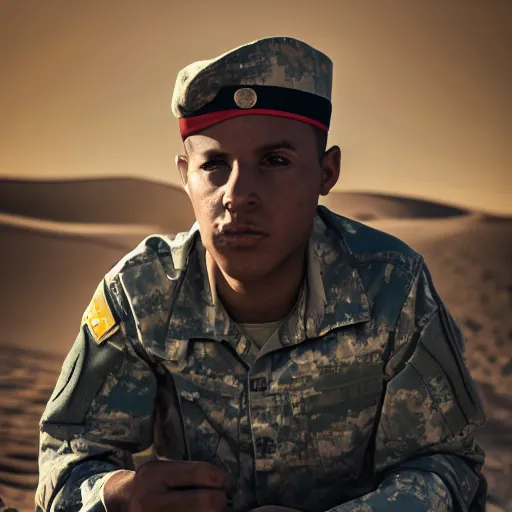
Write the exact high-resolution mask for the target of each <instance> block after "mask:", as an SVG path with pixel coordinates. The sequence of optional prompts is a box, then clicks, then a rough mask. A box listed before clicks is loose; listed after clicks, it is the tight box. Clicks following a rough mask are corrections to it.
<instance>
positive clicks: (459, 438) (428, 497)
mask: <svg viewBox="0 0 512 512" xmlns="http://www.w3.org/2000/svg"><path fill="white" fill-rule="evenodd" d="M392 343H393V345H394V346H393V347H392V352H391V354H392V357H391V358H390V359H389V361H388V364H387V366H386V378H387V381H388V382H387V387H386V391H385V395H384V400H383V403H382V408H381V413H380V419H379V422H378V427H377V433H376V439H375V455H374V459H375V460H374V468H375V472H376V476H377V482H378V483H379V485H378V487H377V489H376V490H375V491H373V492H370V493H369V494H366V495H364V496H362V497H360V498H357V499H355V500H352V501H350V502H347V503H345V504H343V505H340V506H339V507H335V508H334V509H332V511H331V512H355V511H358V512H363V511H364V512H373V511H375V512H376V511H379V512H387V511H399V510H408V511H410V512H427V511H431V510H436V511H439V512H449V511H454V512H455V511H457V512H462V511H472V512H473V511H474V512H477V511H479V512H483V511H484V510H485V498H486V490H487V486H486V481H485V478H484V477H483V476H482V473H481V469H482V466H483V462H484V452H483V451H482V449H481V448H480V447H479V446H478V445H477V444H476V443H475V441H474V439H473V433H474V431H475V429H476V428H477V427H478V426H480V425H482V424H483V423H484V422H485V415H484V411H483V407H482V404H481V401H480V398H479V396H478V392H477V389H476V386H475V383H474V382H473V380H472V379H471V377H470V375H469V371H468V369H467V367H466V365H465V362H464V358H463V352H464V341H463V337H462V333H461V331H460V329H459V328H458V327H457V325H456V324H455V322H454V320H453V318H452V316H451V315H450V313H449V312H448V310H447V308H446V306H445V305H444V303H443V302H442V300H441V299H440V297H439V296H438V294H437V293H436V290H435V288H434V286H433V283H432V279H431V276H430V274H429V271H428V269H427V268H426V267H425V266H424V265H422V266H421V269H420V272H419V273H418V275H417V276H416V278H415V280H414V281H413V284H412V287H411V290H410V293H409V295H408V297H407V299H406V301H405V304H404V306H403V309H402V311H401V314H400V317H399V319H398V322H397V325H396V328H395V331H394V338H393V340H392Z"/></svg>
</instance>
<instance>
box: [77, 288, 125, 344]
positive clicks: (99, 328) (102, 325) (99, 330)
mask: <svg viewBox="0 0 512 512" xmlns="http://www.w3.org/2000/svg"><path fill="white" fill-rule="evenodd" d="M83 324H86V325H87V326H88V327H89V331H90V333H91V334H92V336H93V338H94V341H95V342H96V343H97V344H98V345H99V344H100V343H103V342H104V341H105V340H106V339H107V338H108V337H109V336H111V335H112V334H114V333H115V332H116V331H117V330H118V329H119V325H118V324H117V322H116V319H115V318H114V315H113V313H112V310H111V309H110V306H109V305H108V302H107V298H106V297H105V289H104V283H103V281H102V282H101V283H100V284H99V286H98V288H96V291H95V292H94V296H93V298H92V300H91V302H90V304H89V306H88V307H87V309H86V310H85V313H84V316H83V317H82V325H83Z"/></svg>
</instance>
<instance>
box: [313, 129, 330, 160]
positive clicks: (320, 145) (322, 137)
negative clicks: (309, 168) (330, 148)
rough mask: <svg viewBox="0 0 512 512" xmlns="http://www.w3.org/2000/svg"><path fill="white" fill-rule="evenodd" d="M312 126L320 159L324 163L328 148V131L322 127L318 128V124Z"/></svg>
mask: <svg viewBox="0 0 512 512" xmlns="http://www.w3.org/2000/svg"><path fill="white" fill-rule="evenodd" d="M312 128H313V131H314V133H315V139H316V151H317V153H318V160H319V161H320V163H322V160H323V158H324V154H325V150H326V149H327V133H326V132H324V131H323V130H321V129H320V128H317V127H316V126H312Z"/></svg>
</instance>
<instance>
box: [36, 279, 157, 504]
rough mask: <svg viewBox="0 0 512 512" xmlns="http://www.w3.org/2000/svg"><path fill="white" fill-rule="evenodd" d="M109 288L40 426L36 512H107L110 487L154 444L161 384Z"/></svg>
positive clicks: (89, 316) (90, 314)
mask: <svg viewBox="0 0 512 512" xmlns="http://www.w3.org/2000/svg"><path fill="white" fill-rule="evenodd" d="M115 311H116V310H115V308H114V307H113V305H112V299H111V297H110V295H109V292H108V289H107V286H106V284H105V281H102V283H101V284H100V286H99V287H98V289H97V290H96V293H95V294H94V297H93V300H92V301H91V304H90V305H89V307H88V309H87V311H86V313H85V314H84V319H83V321H82V327H81V329H80V332H79V333H78V336H77V338H76V341H75V343H74V345H73V347H72V348H71V350H70V352H69V353H68V355H67V357H66V359H65V361H64V364H63V366H62V371H61V374H60V376H59V378H58V381H57V384H56V386H55V388H54V391H53V393H52V396H51V397H50V400H49V401H48V403H47V405H46V408H45V411H44V413H43V416H42V418H41V421H40V445H39V482H38V487H37V491H36V497H35V510H36V512H50V511H66V512H74V511H79V510H80V511H103V510H105V507H104V504H103V498H102V491H103V486H104V484H105V482H106V480H107V479H108V478H109V477H110V476H111V475H112V474H113V472H114V471H116V470H121V469H128V470H133V469H134V464H133V459H132V454H134V453H137V452H140V451H143V450H145V449H147V448H148V447H150V446H151V444H152V441H153V419H154V409H155V405H154V404H155V398H156V389H157V386H156V378H155V374H154V372H153V371H152V369H151V367H150V364H149V363H148V362H147V361H146V360H145V358H143V357H141V355H140V354H138V353H137V351H136V350H135V348H134V347H135V344H133V345H131V344H130V342H129V339H128V336H127V334H126V329H125V325H124V322H123V320H122V319H121V318H120V316H119V315H118V314H116V312H115Z"/></svg>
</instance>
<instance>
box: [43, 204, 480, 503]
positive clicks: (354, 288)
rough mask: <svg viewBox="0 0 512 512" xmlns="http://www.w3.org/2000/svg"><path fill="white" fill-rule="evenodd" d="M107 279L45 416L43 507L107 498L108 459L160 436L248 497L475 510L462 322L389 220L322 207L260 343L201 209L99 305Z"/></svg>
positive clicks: (173, 451)
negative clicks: (287, 297)
mask: <svg viewBox="0 0 512 512" xmlns="http://www.w3.org/2000/svg"><path fill="white" fill-rule="evenodd" d="M103 294H104V296H105V298H106V303H107V304H108V309H107V310H106V311H105V307H104V306H103V311H102V314H101V315H96V316H95V315H94V311H93V314H92V316H88V314H90V312H91V310H94V307H93V308H89V310H88V312H89V313H88V314H86V315H85V316H84V326H83V328H82V329H81V330H80V333H79V335H78V338H77V340H76V342H75V345H74V346H73V348H72V350H71V351H70V353H69V355H68V357H67V359H66V361H65V363H64V366H63V370H62V374H61V376H60V378H59V381H58V383H57V385H56V387H55V391H54V393H53V395H52V397H51V399H50V401H49V404H48V406H47V408H46V410H45V413H44V416H43V418H42V421H41V449H40V474H41V476H40V483H39V487H38V490H37V510H38V511H49V510H66V511H73V510H104V508H103V505H102V502H101V499H100V498H101V487H102V485H103V483H104V480H105V477H107V476H108V474H109V472H111V471H113V470H116V469H120V468H132V467H133V466H132V461H131V453H134V452H138V451H142V450H144V449H146V448H148V447H149V446H150V445H151V444H153V443H154V448H155V451H156V453H157V454H158V455H159V456H161V457H166V458H170V459H179V460H183V459H184V460H202V461H210V462H213V463H214V464H217V465H218V466H220V467H222V468H224V469H225V470H226V471H227V472H228V473H229V475H230V476H231V479H232V482H233V485H234V487H235V488H236V490H235V492H234V494H233V497H232V506H231V510H232V511H246V510H248V509H249V508H250V507H252V506H256V505H258V504H259V505H264V504H274V505H283V506H289V507H294V508H297V509H299V510H302V511H304V512H306V511H311V512H313V511H315V512H316V511H318V512H320V511H322V512H324V511H327V510H331V509H333V510H335V511H336V512H348V511H356V510H357V511H365V512H366V511H368V512H369V511H387V510H393V511H398V510H410V511H427V510H429V511H430V510H436V511H445V510H446V511H447V510H467V508H468V504H469V503H470V502H471V501H472V500H473V498H474V496H475V494H476V492H477V489H478V488H479V485H480V486H482V485H483V484H484V481H483V480H481V477H480V473H479V470H480V467H481V465H482V462H483V458H484V455H483V453H482V450H481V449H480V448H479V447H478V446H477V445H476V444H475V442H474V440H473V431H474V429H475V427H476V426H477V425H479V424H481V423H482V421H483V418H484V415H483V412H482V406H481V404H480V400H479V398H478V395H477V392H476V390H475V386H474V383H473V382H472V380H471V378H470V376H469V374H468V371H467V369H466V367H465V365H464V362H463V359H462V352H463V340H462V337H461V333H460V331H459V329H458V328H457V326H456V325H455V323H454V322H453V320H452V317H451V316H450V314H449V313H448V311H447V310H446V307H445V305H444V304H443V302H442V301H441V300H440V299H439V297H438V295H437V294H436V292H435V289H434V286H433V284H432V280H431V277H430V275H429V272H428V270H427V268H426V266H425V264H424V262H423V259H422V257H421V256H420V255H418V254H417V253H415V252H414V251H413V250H412V249H411V248H409V247H408V246H407V245H405V244H404V243H403V242H401V241H399V240H398V239H396V238H394V237H392V236H390V235H387V234H384V233H382V232H379V231H376V230H374V229H371V228H369V227H367V226H364V225H362V224H360V223H357V222H355V221H352V220H348V219H345V218H343V217H340V216H337V215H334V214H333V213H331V212H330V211H329V210H327V209H325V208H323V207H319V209H318V216H317V217H316V219H315V223H314V230H313V232H312V235H311V239H310V243H309V249H308V273H307V279H306V281H305V284H304V287H303V289H302V292H301V293H300V297H299V300H298V302H297V305H296V308H295V309H294V310H293V312H292V313H291V314H290V315H289V317H288V318H287V320H286V321H285V322H284V323H283V324H282V326H281V327H280V329H279V331H278V332H277V333H276V334H275V335H274V336H273V337H272V338H271V339H270V340H269V342H268V343H267V344H266V345H264V347H263V348H262V349H261V350H260V351H258V349H257V348H256V346H255V345H254V344H253V343H251V341H250V340H249V339H248V338H247V337H246V336H245V335H244V333H243V332H242V331H241V330H240V328H239V327H238V326H237V324H236V323H235V322H233V321H232V320H230V318H229V316H228V315H227V314H226V312H225V311H224V309H223V308H222V305H221V304H219V303H218V302H217V303H215V304H214V303H213V302H212V294H211V292H210V286H209V282H208V277H207V274H206V268H205V250H204V248H203V246H202V244H201V239H200V237H199V234H198V231H197V227H194V228H193V229H192V230H191V231H190V233H185V234H180V235H178V236H176V238H174V239H172V238H166V237H160V236H153V237H150V238H148V239H146V240H145V241H144V242H143V243H142V244H140V245H139V246H138V247H137V248H136V249H135V250H134V251H133V252H131V253H130V254H129V255H128V256H126V257H125V258H124V259H123V260H122V261H121V262H120V263H119V264H118V265H117V266H116V267H115V268H114V269H112V270H111V271H110V272H109V273H108V274H107V276H106V278H105V280H104V282H103V283H102V284H101V285H100V287H99V288H98V291H97V292H96V294H95V301H93V302H92V304H95V307H96V310H101V309H102V304H103V299H102V296H103ZM110 310H111V312H112V315H113V318H114V323H112V322H111V321H110V322H109V319H108V312H109V311H110ZM90 318H100V319H101V321H102V322H103V323H104V324H105V328H106V329H108V330H107V331H106V332H105V333H104V334H103V335H102V336H101V337H99V338H98V335H97V334H95V328H96V327H98V328H97V329H96V330H97V331H98V333H100V334H101V333H102V331H101V327H102V326H101V325H99V326H96V327H95V326H92V325H91V324H93V323H94V321H91V320H90ZM98 329H99V330H98ZM333 507H334V508H333Z"/></svg>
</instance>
